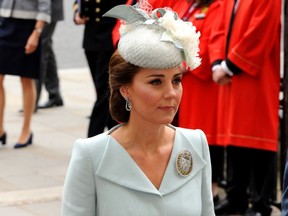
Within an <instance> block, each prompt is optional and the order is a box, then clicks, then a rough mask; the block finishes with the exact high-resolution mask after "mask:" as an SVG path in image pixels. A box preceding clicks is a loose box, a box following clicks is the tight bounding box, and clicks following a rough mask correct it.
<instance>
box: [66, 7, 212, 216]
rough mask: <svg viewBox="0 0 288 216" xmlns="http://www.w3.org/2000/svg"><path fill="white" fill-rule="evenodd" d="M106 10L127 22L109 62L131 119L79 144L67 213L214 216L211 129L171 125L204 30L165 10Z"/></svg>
mask: <svg viewBox="0 0 288 216" xmlns="http://www.w3.org/2000/svg"><path fill="white" fill-rule="evenodd" d="M140 7H141V5H140ZM146 8H147V7H146ZM106 16H111V17H117V18H121V19H123V20H124V21H125V24H123V25H122V26H121V28H120V30H121V37H120V40H119V43H118V51H116V52H115V53H114V54H113V56H112V58H111V61H110V64H109V83H110V91H111V96H110V111H111V114H112V116H113V118H114V119H115V120H116V121H118V122H123V123H122V124H119V125H117V126H115V127H114V128H112V129H111V130H110V131H108V132H106V133H102V134H100V135H98V136H95V137H92V138H88V139H79V140H77V141H76V142H75V146H74V150H73V154H72V159H71V162H70V165H69V169H68V172H67V176H66V180H65V185H64V193H63V208H62V215H63V216H66V215H69V216H73V215H85V216H92V215H93V216H95V215H105V216H109V215H133V216H136V215H145V216H146V215H157V216H159V215H168V216H169V215H191V216H192V215H193V216H196V215H202V216H208V215H209V216H213V215H214V210H213V201H212V193H211V166H210V159H209V148H208V144H207V141H206V138H205V135H204V133H203V132H202V131H200V130H188V129H183V128H177V127H173V126H172V125H170V123H171V121H172V120H173V118H174V116H175V113H176V112H177V109H178V106H179V103H180V100H181V95H182V85H181V79H182V74H183V68H182V62H183V60H185V61H186V64H187V65H188V66H189V67H191V70H193V69H194V68H196V67H197V66H198V65H199V64H200V59H199V57H198V38H199V34H198V33H196V29H195V27H194V26H192V25H191V23H186V22H183V21H182V20H180V19H178V17H177V14H176V13H174V12H172V11H165V10H164V9H158V10H154V11H153V12H152V13H149V11H143V10H141V9H140V8H136V9H135V8H133V7H131V6H126V5H120V6H117V7H115V8H113V9H112V10H110V11H109V12H108V13H107V14H106ZM127 17H128V18H127Z"/></svg>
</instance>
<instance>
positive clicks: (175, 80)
mask: <svg viewBox="0 0 288 216" xmlns="http://www.w3.org/2000/svg"><path fill="white" fill-rule="evenodd" d="M181 82H182V78H181V77H177V78H175V79H174V80H173V84H179V83H181Z"/></svg>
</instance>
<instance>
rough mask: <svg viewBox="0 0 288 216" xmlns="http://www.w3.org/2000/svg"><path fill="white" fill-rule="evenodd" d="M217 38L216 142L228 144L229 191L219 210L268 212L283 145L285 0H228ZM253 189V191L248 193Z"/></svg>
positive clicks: (213, 56)
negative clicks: (282, 22)
mask: <svg viewBox="0 0 288 216" xmlns="http://www.w3.org/2000/svg"><path fill="white" fill-rule="evenodd" d="M222 9H223V11H222V13H221V16H222V19H221V22H220V23H219V25H218V28H217V29H215V31H214V36H213V38H212V45H211V46H214V48H213V52H210V57H211V59H212V62H213V63H214V66H213V68H212V70H213V71H214V72H213V79H214V81H215V82H216V83H218V84H220V85H221V87H220V89H219V106H218V108H219V113H218V119H219V121H218V127H217V134H218V136H217V142H219V143H223V144H224V145H227V157H228V178H229V179H228V180H229V182H228V185H229V187H228V189H227V191H226V192H227V197H226V199H225V200H224V201H223V202H221V203H220V204H219V205H218V206H216V207H215V212H216V214H223V213H226V214H233V213H241V214H242V213H243V212H245V209H247V207H248V204H249V202H248V198H249V199H250V200H251V201H252V203H251V204H252V209H250V210H249V212H250V213H247V215H257V213H260V214H261V215H262V216H269V215H270V213H271V208H270V206H269V199H270V198H271V196H272V195H271V193H272V191H273V173H274V169H275V159H276V151H277V146H278V109H279V86H280V16H281V1H275V0H245V1H243V0H234V1H232V0H223V8H222ZM247 191H249V194H247Z"/></svg>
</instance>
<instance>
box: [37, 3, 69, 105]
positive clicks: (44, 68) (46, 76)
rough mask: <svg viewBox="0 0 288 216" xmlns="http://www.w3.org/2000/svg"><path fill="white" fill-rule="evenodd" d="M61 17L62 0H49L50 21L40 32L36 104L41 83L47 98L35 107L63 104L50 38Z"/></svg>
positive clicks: (62, 13) (39, 94) (62, 16)
mask: <svg viewBox="0 0 288 216" xmlns="http://www.w3.org/2000/svg"><path fill="white" fill-rule="evenodd" d="M63 19H64V11H63V0H51V23H49V24H48V25H46V26H45V27H44V29H43V32H42V56H41V71H40V79H39V80H37V81H36V90H37V98H36V106H37V104H38V101H39V99H40V96H41V89H42V85H43V84H44V85H45V88H46V90H47V92H48V95H49V99H48V101H47V102H46V103H44V104H43V105H38V106H37V107H38V108H39V109H46V108H51V107H55V106H63V99H62V97H61V94H60V85H59V77H58V72H57V61H56V57H55V54H54V51H53V40H52V37H53V34H54V31H55V28H56V25H57V22H58V21H60V20H63ZM37 107H36V109H37Z"/></svg>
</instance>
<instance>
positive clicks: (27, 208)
mask: <svg viewBox="0 0 288 216" xmlns="http://www.w3.org/2000/svg"><path fill="white" fill-rule="evenodd" d="M59 76H60V81H61V83H60V85H61V92H62V96H63V99H64V106H63V107H56V108H51V109H46V110H38V111H37V113H35V114H34V116H33V119H32V131H33V144H32V145H31V146H29V147H27V148H24V149H14V148H13V146H14V144H15V143H16V141H17V138H18V136H19V133H20V129H21V124H22V114H21V113H19V110H20V109H21V107H22V99H21V98H22V96H21V85H20V81H19V78H18V77H12V76H6V77H5V83H4V84H5V87H6V88H5V89H6V107H5V118H4V125H5V131H6V132H7V135H8V140H7V144H6V145H4V146H1V147H0V215H1V216H60V213H61V194H62V190H63V183H64V179H65V175H66V171H67V167H68V163H69V160H70V157H71V151H72V145H73V142H74V141H75V140H76V139H77V138H84V137H86V136H87V135H86V134H87V129H88V123H89V119H88V118H87V117H88V116H89V115H90V111H91V109H92V106H93V103H94V100H95V95H94V87H93V84H92V82H91V77H90V73H89V71H88V69H87V68H78V69H62V70H60V71H59ZM47 97H48V96H47V93H46V92H45V91H43V95H42V97H41V100H40V103H43V102H45V101H46V100H47ZM222 196H223V192H222ZM280 215H281V213H280V211H279V210H278V209H276V208H273V213H272V216H280Z"/></svg>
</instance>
